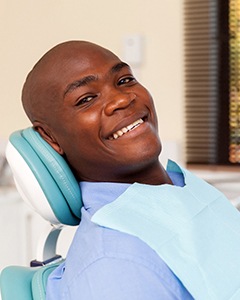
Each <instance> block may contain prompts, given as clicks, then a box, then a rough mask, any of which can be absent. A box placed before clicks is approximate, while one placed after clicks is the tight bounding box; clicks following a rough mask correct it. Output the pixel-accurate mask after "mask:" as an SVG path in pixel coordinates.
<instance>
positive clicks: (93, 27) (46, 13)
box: [0, 0, 184, 142]
mask: <svg viewBox="0 0 240 300" xmlns="http://www.w3.org/2000/svg"><path fill="white" fill-rule="evenodd" d="M182 9H183V0H149V1H145V0H128V1H112V0H102V1H98V0H88V1H83V0H41V1H37V0H34V1H33V0H23V1H17V0H0V40H1V46H0V82H1V88H0V107H1V109H0V120H1V121H0V138H1V137H4V138H7V137H8V135H9V134H10V132H12V131H13V130H15V129H19V128H22V127H26V126H28V125H29V122H28V120H27V118H26V117H25V115H24V112H23V110H22V107H21V102H20V95H21V87H22V84H23V82H24V80H25V76H26V75H27V73H28V72H29V71H30V69H31V68H32V66H33V64H34V63H35V62H36V61H37V60H38V59H39V58H40V56H42V54H43V53H45V52H46V51H47V50H48V49H49V48H51V47H52V46H54V45H55V44H57V43H59V42H62V41H64V40H69V39H86V40H90V41H93V42H96V43H99V44H101V45H103V46H104V47H107V48H110V49H111V50H112V51H113V52H115V53H116V54H118V55H119V56H120V57H122V54H123V50H122V46H123V43H122V40H123V37H124V36H125V35H127V34H135V33H139V34H141V35H142V36H143V37H144V40H145V47H144V59H143V64H142V67H141V69H140V71H139V78H140V80H141V82H142V83H143V84H144V85H145V86H146V87H147V88H148V89H149V90H150V92H151V93H152V95H153V97H154V99H155V103H156V107H157V112H158V116H159V127H160V134H161V137H162V139H164V140H177V141H180V142H182V141H183V140H184V116H183V113H184V109H183V103H184V101H183V34H182V31H183V13H182Z"/></svg>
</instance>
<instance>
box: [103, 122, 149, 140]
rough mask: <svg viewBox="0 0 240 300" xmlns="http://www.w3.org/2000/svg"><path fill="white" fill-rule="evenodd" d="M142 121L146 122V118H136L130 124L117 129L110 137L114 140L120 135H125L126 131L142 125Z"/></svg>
mask: <svg viewBox="0 0 240 300" xmlns="http://www.w3.org/2000/svg"><path fill="white" fill-rule="evenodd" d="M142 123H144V120H143V119H142V118H140V119H138V120H136V121H135V122H133V123H131V124H129V125H128V126H125V127H123V128H122V129H119V130H117V131H116V132H114V133H113V134H112V135H111V136H110V137H109V138H108V139H109V140H113V139H115V140H116V139H118V138H119V137H121V136H123V135H124V134H125V133H127V132H129V131H131V130H133V129H135V128H137V127H138V126H140V125H141V124H142Z"/></svg>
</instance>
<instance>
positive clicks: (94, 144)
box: [22, 41, 171, 185]
mask: <svg viewBox="0 0 240 300" xmlns="http://www.w3.org/2000/svg"><path fill="white" fill-rule="evenodd" d="M22 101H23V106H24V109H25V111H26V113H27V115H28V117H29V118H30V120H31V121H32V123H33V126H34V128H35V130H37V131H38V132H39V133H40V134H41V136H42V137H43V138H44V139H45V140H46V141H47V142H48V143H49V144H50V145H51V146H52V147H53V148H54V149H55V150H56V151H57V152H58V153H59V154H61V155H63V156H64V157H65V158H66V160H67V161H68V163H69V165H70V166H71V168H72V170H73V172H74V174H75V176H76V178H77V179H78V180H79V181H80V180H82V181H83V180H84V181H95V182H98V181H108V182H125V183H126V182H127V183H133V182H139V183H145V184H154V185H156V184H164V183H168V184H171V180H170V178H169V177H168V175H167V173H166V171H165V170H164V168H163V167H162V165H161V164H160V162H159V160H158V157H159V154H160V152H161V142H160V139H159V136H158V130H157V127H158V126H157V116H156V112H155V108H154V104H153V100H152V97H151V95H150V94H149V92H148V91H147V90H146V89H145V88H144V87H143V86H142V85H141V84H140V83H139V82H138V81H137V80H136V79H135V78H134V76H133V74H132V71H131V69H130V67H129V66H128V65H127V64H125V63H123V62H122V61H121V60H120V59H119V58H118V57H117V56H116V55H114V54H113V53H112V52H110V51H108V50H107V49H104V48H102V47H100V46H98V45H95V44H92V43H89V42H83V41H71V42H66V43H63V44H60V45H58V46H56V47H55V48H53V49H52V50H50V51H49V52H48V53H47V54H45V56H43V58H42V59H41V60H40V61H39V62H38V63H37V64H36V65H35V67H34V68H33V70H32V71H31V72H30V74H29V75H28V78H27V80H26V83H25V85H24V88H23V96H22Z"/></svg>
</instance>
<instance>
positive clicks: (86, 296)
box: [63, 258, 192, 300]
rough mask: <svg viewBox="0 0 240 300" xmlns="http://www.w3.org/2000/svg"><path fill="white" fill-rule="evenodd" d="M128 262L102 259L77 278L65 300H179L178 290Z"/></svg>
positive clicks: (186, 296)
mask: <svg viewBox="0 0 240 300" xmlns="http://www.w3.org/2000/svg"><path fill="white" fill-rule="evenodd" d="M167 281H168V280H167V278H166V281H165V280H164V278H161V279H160V278H159V276H158V275H157V274H156V273H155V272H153V271H151V270H149V269H148V268H146V267H145V266H143V265H139V264H136V263H133V262H131V261H127V260H121V259H115V258H102V259H99V260H97V261H95V262H94V263H92V264H91V265H90V266H88V268H86V269H85V270H84V271H83V272H81V273H80V274H78V275H77V276H75V278H74V279H73V280H72V283H71V285H70V286H69V287H68V289H67V291H65V294H64V298H63V299H66V300H67V299H68V300H69V299H71V300H77V299H79V300H80V299H81V300H112V299H114V300H160V299H164V300H179V299H184V300H188V299H192V298H188V295H183V297H179V295H177V294H178V293H179V291H177V289H178V287H176V286H169V283H167Z"/></svg>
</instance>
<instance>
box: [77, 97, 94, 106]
mask: <svg viewBox="0 0 240 300" xmlns="http://www.w3.org/2000/svg"><path fill="white" fill-rule="evenodd" d="M95 97H96V96H86V97H84V98H82V99H79V100H78V101H77V104H76V105H77V106H79V105H82V104H84V103H87V102H90V101H92V100H93V98H95Z"/></svg>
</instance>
